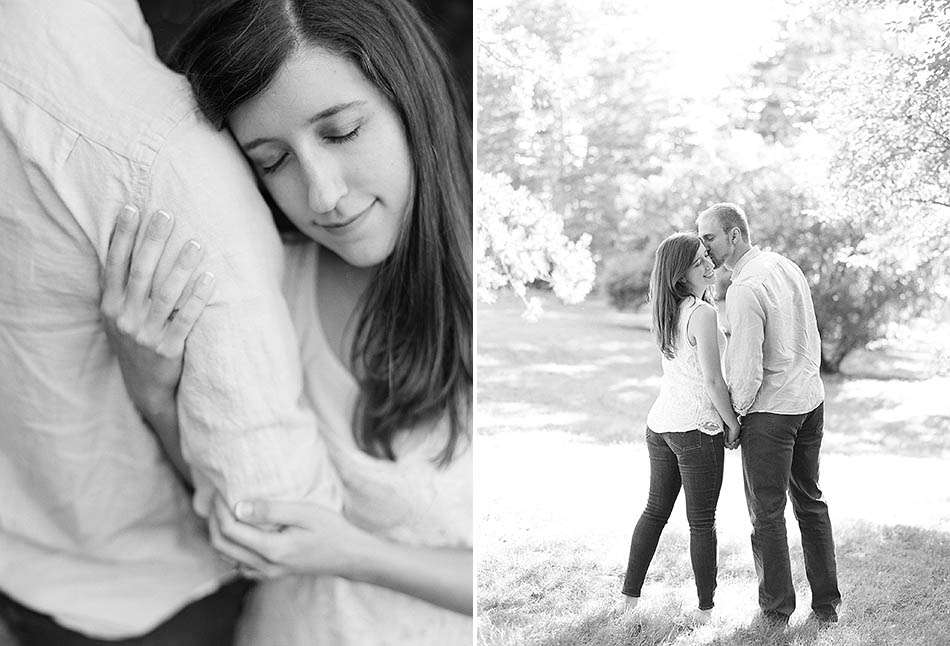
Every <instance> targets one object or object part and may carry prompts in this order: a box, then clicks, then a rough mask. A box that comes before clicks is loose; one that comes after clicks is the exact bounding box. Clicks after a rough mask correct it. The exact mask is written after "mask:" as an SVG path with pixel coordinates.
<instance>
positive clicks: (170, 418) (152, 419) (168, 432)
mask: <svg viewBox="0 0 950 646" xmlns="http://www.w3.org/2000/svg"><path fill="white" fill-rule="evenodd" d="M140 412H141V413H142V417H144V418H145V421H146V422H147V423H148V425H149V426H150V427H151V428H152V432H153V433H155V435H156V436H157V437H158V440H159V443H160V444H161V445H162V448H163V449H164V450H165V455H166V456H168V459H169V460H171V463H172V464H173V465H174V467H175V470H176V471H178V474H179V475H180V476H181V477H182V479H183V480H184V481H185V483H186V484H187V485H188V486H189V487H191V486H193V484H192V481H191V470H190V469H189V468H188V463H187V462H185V459H184V457H182V454H181V440H180V438H179V431H180V427H179V425H178V405H177V403H176V401H175V393H173V392H172V393H162V394H159V395H155V396H153V397H151V398H149V402H148V405H146V406H143V407H142V408H141V410H140Z"/></svg>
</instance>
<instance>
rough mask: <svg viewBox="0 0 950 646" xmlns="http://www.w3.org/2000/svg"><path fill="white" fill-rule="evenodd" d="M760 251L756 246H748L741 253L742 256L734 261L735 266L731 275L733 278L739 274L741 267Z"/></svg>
mask: <svg viewBox="0 0 950 646" xmlns="http://www.w3.org/2000/svg"><path fill="white" fill-rule="evenodd" d="M760 253H761V251H760V250H759V248H758V247H756V246H752V247H749V250H748V251H746V252H745V253H744V254H742V257H741V258H739V260H738V261H737V262H736V266H735V267H733V268H732V277H733V278H735V277H736V276H738V275H739V272H740V271H742V268H743V267H745V266H746V265H748V264H749V261H750V260H752V259H753V258H755V257H756V256H758V255H759V254H760Z"/></svg>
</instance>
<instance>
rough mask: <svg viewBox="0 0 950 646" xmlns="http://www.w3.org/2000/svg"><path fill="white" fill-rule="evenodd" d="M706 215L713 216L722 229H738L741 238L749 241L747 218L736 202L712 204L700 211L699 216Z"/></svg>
mask: <svg viewBox="0 0 950 646" xmlns="http://www.w3.org/2000/svg"><path fill="white" fill-rule="evenodd" d="M707 215H711V216H715V218H716V220H717V221H718V222H719V226H721V227H722V230H723V231H731V230H732V229H739V234H740V235H741V236H742V239H743V240H744V241H746V242H749V220H747V219H746V217H745V212H744V211H743V210H742V209H741V208H740V207H739V205H738V204H733V203H732V202H719V203H718V204H713V205H712V206H710V207H709V208H708V209H706V210H705V211H703V212H702V213H700V214H699V217H700V218H704V217H706V216H707Z"/></svg>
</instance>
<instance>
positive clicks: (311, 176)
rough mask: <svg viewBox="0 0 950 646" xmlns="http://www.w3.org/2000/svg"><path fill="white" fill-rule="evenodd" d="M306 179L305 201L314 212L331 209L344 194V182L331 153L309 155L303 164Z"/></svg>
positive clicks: (345, 190) (345, 189)
mask: <svg viewBox="0 0 950 646" xmlns="http://www.w3.org/2000/svg"><path fill="white" fill-rule="evenodd" d="M303 167H304V172H305V173H306V181H307V202H308V204H309V206H310V208H311V210H313V211H314V212H315V213H327V212H328V211H332V210H333V209H334V208H335V207H336V205H337V202H339V201H340V198H342V197H343V196H344V195H346V192H347V188H346V182H345V181H344V179H343V174H342V172H341V170H340V167H339V165H338V164H337V162H336V161H335V160H334V159H333V157H332V156H331V155H316V154H314V155H311V156H310V157H308V159H307V160H306V161H305V162H304V164H303Z"/></svg>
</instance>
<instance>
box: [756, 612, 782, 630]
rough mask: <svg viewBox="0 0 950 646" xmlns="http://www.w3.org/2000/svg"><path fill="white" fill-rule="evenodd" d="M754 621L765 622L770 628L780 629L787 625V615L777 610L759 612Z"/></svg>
mask: <svg viewBox="0 0 950 646" xmlns="http://www.w3.org/2000/svg"><path fill="white" fill-rule="evenodd" d="M756 621H757V622H759V623H762V624H765V625H766V626H768V627H769V628H770V629H782V630H785V628H786V627H787V626H788V617H786V616H785V615H783V614H781V613H778V612H764V611H763V612H759V614H758V615H756Z"/></svg>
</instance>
